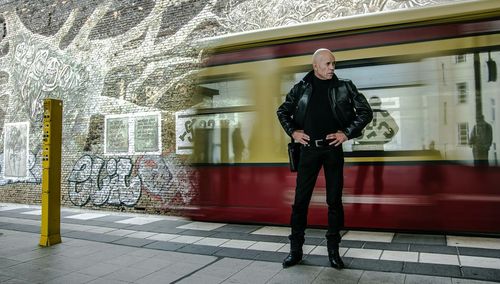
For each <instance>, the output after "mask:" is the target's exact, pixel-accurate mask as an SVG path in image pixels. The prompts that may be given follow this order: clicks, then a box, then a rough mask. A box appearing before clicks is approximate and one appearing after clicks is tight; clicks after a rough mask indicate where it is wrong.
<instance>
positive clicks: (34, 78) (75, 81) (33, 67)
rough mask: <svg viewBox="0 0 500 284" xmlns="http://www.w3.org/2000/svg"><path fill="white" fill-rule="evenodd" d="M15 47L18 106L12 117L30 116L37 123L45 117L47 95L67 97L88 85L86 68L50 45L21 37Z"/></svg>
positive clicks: (15, 79)
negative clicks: (55, 50) (44, 104)
mask: <svg viewBox="0 0 500 284" xmlns="http://www.w3.org/2000/svg"><path fill="white" fill-rule="evenodd" d="M14 49H15V51H14V58H13V61H14V62H13V64H12V66H13V67H14V68H13V69H12V70H11V72H12V73H11V76H12V79H13V80H14V81H15V84H14V92H16V93H18V94H19V96H15V97H14V98H13V104H15V108H16V109H17V110H18V111H17V114H16V115H15V116H14V118H13V119H26V118H27V119H29V120H30V123H31V125H32V126H34V125H36V124H38V123H39V122H40V121H41V119H42V113H43V111H42V106H43V105H42V104H43V99H44V98H46V97H49V96H50V97H51V98H56V99H62V100H63V101H65V100H66V99H68V96H69V94H72V95H75V94H78V93H80V92H81V91H82V89H84V88H85V84H86V82H87V78H86V77H87V76H88V72H87V71H86V70H85V68H84V67H82V66H78V65H76V64H74V63H71V62H69V60H64V59H62V58H60V56H59V55H58V54H57V53H56V52H54V51H52V50H51V49H50V48H49V47H48V46H44V45H42V44H37V43H34V42H32V41H31V40H26V39H24V38H23V37H19V38H18V43H17V45H16V46H15V48H14Z"/></svg>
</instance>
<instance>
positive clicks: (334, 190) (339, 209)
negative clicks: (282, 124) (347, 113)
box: [289, 146, 344, 251]
mask: <svg viewBox="0 0 500 284" xmlns="http://www.w3.org/2000/svg"><path fill="white" fill-rule="evenodd" d="M301 150H302V151H301V153H300V161H299V167H298V170H297V186H296V188H295V200H294V204H293V205H292V216H291V220H290V223H291V227H292V234H291V235H290V236H289V239H290V245H291V250H292V251H296V250H301V249H302V245H303V244H304V240H305V239H304V235H305V229H306V227H307V212H308V208H309V203H310V201H311V196H312V193H313V189H314V186H315V184H316V179H317V178H318V174H319V171H320V170H321V167H322V166H323V169H324V172H325V179H326V203H327V204H328V231H327V233H326V239H327V244H328V248H329V249H333V248H338V245H339V243H340V239H341V237H340V230H341V229H342V228H343V226H344V208H343V206H342V188H343V185H344V175H343V174H344V152H343V151H342V146H339V147H334V146H326V147H321V148H316V147H312V146H307V147H302V148H301Z"/></svg>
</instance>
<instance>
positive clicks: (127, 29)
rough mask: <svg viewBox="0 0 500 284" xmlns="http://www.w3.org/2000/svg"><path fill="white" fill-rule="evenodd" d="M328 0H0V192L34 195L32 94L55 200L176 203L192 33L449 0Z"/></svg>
mask: <svg viewBox="0 0 500 284" xmlns="http://www.w3.org/2000/svg"><path fill="white" fill-rule="evenodd" d="M331 2H333V1H326V0H320V1H303V0H290V1H281V0H280V1H278V0H266V1H261V0H220V1H217V0H211V1H207V0H170V1H167V0H164V1H161V0H157V1H155V0H141V1H139V0H120V1H118V0H115V1H113V0H103V1H97V0H78V1H76V0H72V1H70V0H50V1H49V0H37V1H35V0H23V1H0V131H2V135H1V137H0V145H2V148H0V152H2V154H0V166H1V174H0V202H15V203H27V204H34V203H40V196H41V159H40V156H41V126H42V124H41V123H42V102H43V99H44V98H56V99H61V100H63V102H64V122H63V156H62V188H61V190H62V200H63V204H64V205H65V206H86V207H92V208H98V209H101V208H103V209H106V210H110V209H111V210H135V211H144V210H146V211H149V212H158V213H169V214H175V213H176V211H175V210H176V209H177V208H179V207H182V206H184V205H185V204H187V203H188V202H189V200H190V199H191V198H192V194H193V190H192V189H193V184H192V181H193V179H192V178H191V177H192V174H193V173H192V171H191V169H190V168H189V166H188V165H187V163H186V157H184V156H182V155H176V154H175V151H174V149H175V141H176V134H175V115H174V114H175V112H176V111H180V110H184V109H187V108H189V107H190V106H192V105H193V104H194V103H195V102H194V98H193V96H192V95H191V94H192V93H193V84H192V81H193V80H194V79H195V78H194V71H195V70H196V69H197V68H198V63H199V61H198V56H199V53H200V50H199V49H198V48H197V47H196V44H194V42H195V41H196V40H197V39H200V38H202V37H207V36H214V35H220V34H227V33H231V32H236V31H243V30H248V29H257V28H266V27H273V26H281V25H288V24H294V23H298V22H304V21H314V20H321V19H328V18H334V17H338V16H346V15H350V14H359V13H367V12H373V11H377V10H388V9H399V8H409V7H412V6H418V5H426V4H429V3H436V2H451V1H445V0H442V1H431V0H429V1H427V0H425V1H424V0H408V1H401V0H400V1H395V0H385V1H384V0H382V1H375V2H377V3H378V2H380V3H379V5H378V6H374V5H372V4H373V2H374V1H367V0H361V1H360V0H349V1H348V0H345V1H335V4H331ZM324 4H328V5H324ZM282 15H287V17H281V16H282ZM283 19H286V20H283ZM107 118H109V119H110V120H109V121H108V123H112V125H114V127H113V129H111V130H110V131H109V132H106V133H107V134H106V135H108V136H109V137H108V139H107V140H105V139H104V136H105V121H106V119H107ZM155 123H156V124H155ZM110 125H111V124H110ZM155 125H158V127H159V128H160V129H161V130H160V131H161V135H159V136H158V137H156V138H157V139H155V135H154V134H153V135H151V133H149V134H147V133H146V132H145V131H144V128H147V129H151V130H155ZM127 127H130V128H131V131H126V129H127ZM148 127H149V128H148ZM156 129H157V128H156ZM145 133H146V134H145ZM148 135H149V136H148ZM108 140H109V142H106V141H108ZM156 140H159V141H156ZM124 141H134V142H133V144H129V145H128V144H127V143H124ZM157 142H160V143H157ZM105 143H108V144H106V145H105ZM130 145H133V147H132V148H133V149H131V148H130V147H131V146H130ZM155 145H161V146H160V148H159V149H154V148H155ZM127 147H129V148H127ZM134 147H138V148H134ZM141 147H142V148H141ZM105 148H106V149H107V151H105ZM110 149H111V151H110ZM144 149H146V150H144Z"/></svg>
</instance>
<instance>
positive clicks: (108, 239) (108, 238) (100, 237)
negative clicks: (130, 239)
mask: <svg viewBox="0 0 500 284" xmlns="http://www.w3.org/2000/svg"><path fill="white" fill-rule="evenodd" d="M63 237H66V238H77V239H83V240H89V241H96V242H105V243H112V242H115V241H117V240H119V239H121V238H123V237H121V236H112V235H105V234H95V233H89V232H81V231H74V232H69V233H67V234H66V235H63Z"/></svg>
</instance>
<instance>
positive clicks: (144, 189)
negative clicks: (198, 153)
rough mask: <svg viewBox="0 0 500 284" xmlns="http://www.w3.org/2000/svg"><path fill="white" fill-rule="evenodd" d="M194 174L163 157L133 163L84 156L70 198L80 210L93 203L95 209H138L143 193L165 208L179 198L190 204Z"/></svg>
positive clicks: (72, 176) (71, 182)
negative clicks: (128, 207)
mask: <svg viewBox="0 0 500 284" xmlns="http://www.w3.org/2000/svg"><path fill="white" fill-rule="evenodd" d="M172 169H173V170H172ZM192 174H193V173H191V172H189V171H187V170H186V169H185V167H179V166H174V165H173V164H172V162H169V161H168V158H165V157H161V156H142V157H139V158H137V159H136V160H135V163H133V162H132V160H131V159H130V158H128V157H118V158H107V159H103V158H101V157H99V156H95V155H84V156H82V157H81V158H80V159H79V160H78V161H77V162H76V163H75V165H74V166H73V169H72V171H71V173H70V175H69V177H68V182H69V192H68V195H69V199H70V201H71V203H73V204H74V205H77V206H84V205H86V204H88V203H89V202H90V203H91V204H92V205H95V206H102V205H115V206H119V205H124V206H134V205H136V204H137V203H138V202H139V199H140V198H141V195H142V194H143V193H146V194H148V195H150V196H151V197H152V198H155V199H159V200H160V201H161V202H162V204H164V205H168V204H169V202H170V201H171V199H172V197H174V196H175V195H179V196H180V197H181V199H182V202H183V203H187V202H189V200H190V199H191V192H192V190H193V184H191V182H190V180H192V178H191V177H192Z"/></svg>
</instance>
